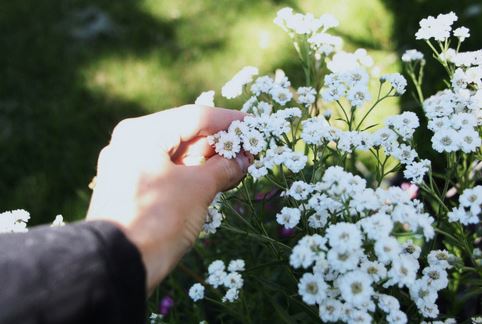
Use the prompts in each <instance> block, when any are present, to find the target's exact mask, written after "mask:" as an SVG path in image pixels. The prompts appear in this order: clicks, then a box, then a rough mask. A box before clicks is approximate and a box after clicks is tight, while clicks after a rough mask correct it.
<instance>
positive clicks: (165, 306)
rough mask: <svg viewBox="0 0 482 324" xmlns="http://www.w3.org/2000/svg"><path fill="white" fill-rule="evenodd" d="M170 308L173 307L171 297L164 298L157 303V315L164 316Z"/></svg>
mask: <svg viewBox="0 0 482 324" xmlns="http://www.w3.org/2000/svg"><path fill="white" fill-rule="evenodd" d="M172 306H174V299H172V297H171V296H164V297H162V299H161V302H160V303H159V313H161V314H162V315H164V316H166V315H167V314H169V312H170V311H171V308H172Z"/></svg>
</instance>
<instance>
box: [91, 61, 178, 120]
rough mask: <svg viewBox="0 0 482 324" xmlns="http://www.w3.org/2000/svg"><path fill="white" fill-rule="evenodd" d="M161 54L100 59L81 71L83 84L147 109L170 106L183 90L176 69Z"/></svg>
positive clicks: (152, 109) (92, 89) (95, 90)
mask: <svg viewBox="0 0 482 324" xmlns="http://www.w3.org/2000/svg"><path fill="white" fill-rule="evenodd" d="M160 55H161V53H158V52H153V53H150V54H149V55H146V56H142V57H137V56H128V57H125V56H120V57H116V56H111V57H107V58H103V59H101V60H99V61H96V62H95V63H94V64H92V65H91V66H89V67H88V68H86V69H85V70H84V71H83V74H84V78H85V79H86V83H87V84H86V85H87V87H88V89H90V90H91V91H93V92H100V93H107V94H108V95H109V96H114V97H118V98H122V99H124V100H127V101H131V102H135V103H138V104H140V105H142V106H143V107H145V108H146V111H147V112H149V111H155V110H158V109H159V108H161V107H168V106H171V105H173V104H175V101H176V98H179V97H181V96H182V91H183V89H182V87H181V86H180V83H179V76H176V71H173V70H172V69H171V68H169V64H163V63H162V59H161V58H160ZM166 63H167V62H166Z"/></svg>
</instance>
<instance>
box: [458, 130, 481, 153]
mask: <svg viewBox="0 0 482 324" xmlns="http://www.w3.org/2000/svg"><path fill="white" fill-rule="evenodd" d="M457 135H458V136H457V137H458V138H459V145H460V149H461V150H462V151H463V152H465V153H470V152H476V151H477V150H478V149H479V148H480V145H481V139H480V136H479V133H478V132H477V131H476V130H475V129H474V128H462V129H461V130H460V131H459V132H458V134H457Z"/></svg>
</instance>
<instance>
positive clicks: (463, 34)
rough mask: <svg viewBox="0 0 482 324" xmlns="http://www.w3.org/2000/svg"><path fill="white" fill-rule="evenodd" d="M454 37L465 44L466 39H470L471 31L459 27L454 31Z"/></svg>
mask: <svg viewBox="0 0 482 324" xmlns="http://www.w3.org/2000/svg"><path fill="white" fill-rule="evenodd" d="M454 36H455V37H457V38H458V39H459V40H460V41H461V42H463V41H464V40H465V39H466V38H469V37H470V30H469V29H468V28H466V27H459V28H457V29H455V30H454Z"/></svg>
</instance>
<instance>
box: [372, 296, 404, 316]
mask: <svg viewBox="0 0 482 324" xmlns="http://www.w3.org/2000/svg"><path fill="white" fill-rule="evenodd" d="M376 297H377V299H378V307H379V308H380V309H381V310H382V311H384V312H385V313H391V312H394V311H397V310H399V309H400V302H399V301H398V299H396V298H395V297H393V296H391V295H385V294H377V295H376Z"/></svg>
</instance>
